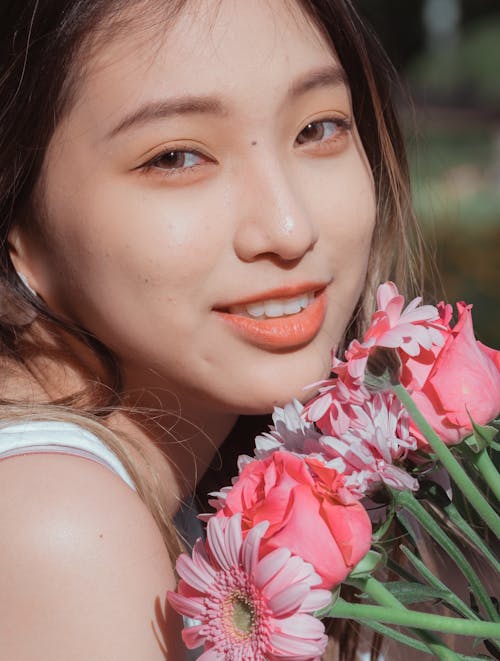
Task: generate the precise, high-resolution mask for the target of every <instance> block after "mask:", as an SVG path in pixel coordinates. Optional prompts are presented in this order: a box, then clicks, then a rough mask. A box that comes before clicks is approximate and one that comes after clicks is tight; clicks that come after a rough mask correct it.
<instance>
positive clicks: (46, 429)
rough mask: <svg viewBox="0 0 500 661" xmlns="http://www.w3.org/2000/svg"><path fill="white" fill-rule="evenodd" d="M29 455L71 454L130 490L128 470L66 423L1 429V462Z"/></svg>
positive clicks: (96, 441) (34, 423) (89, 435)
mask: <svg viewBox="0 0 500 661" xmlns="http://www.w3.org/2000/svg"><path fill="white" fill-rule="evenodd" d="M32 453H59V454H71V455H75V456H78V457H83V458H85V459H90V460H92V461H96V462H97V463H99V464H101V465H102V466H105V467H106V468H108V469H110V470H112V471H113V472H114V473H116V474H117V475H118V476H119V477H120V478H121V479H122V480H123V481H124V482H126V484H128V486H129V487H131V488H132V489H134V491H135V485H134V482H133V481H132V478H131V477H130V475H129V474H128V472H127V470H126V469H125V467H124V466H123V464H122V463H121V461H120V460H119V459H118V457H117V456H116V455H115V454H114V452H112V451H111V450H110V449H109V448H108V446H107V445H105V444H104V443H103V442H102V441H101V440H100V439H99V438H98V437H97V436H95V434H92V433H91V432H90V431H88V430H87V429H84V428H83V427H80V426H79V425H75V424H73V423H69V422H59V421H51V420H22V421H16V422H14V423H12V424H7V426H4V427H0V460H1V459H6V458H7V457H13V456H16V455H23V454H32Z"/></svg>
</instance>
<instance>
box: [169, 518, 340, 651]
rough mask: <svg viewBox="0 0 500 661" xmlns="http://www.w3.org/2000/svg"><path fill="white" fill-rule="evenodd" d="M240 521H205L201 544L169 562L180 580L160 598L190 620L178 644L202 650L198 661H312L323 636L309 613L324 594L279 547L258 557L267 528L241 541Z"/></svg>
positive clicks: (323, 602)
mask: <svg viewBox="0 0 500 661" xmlns="http://www.w3.org/2000/svg"><path fill="white" fill-rule="evenodd" d="M241 519H242V517H241V514H235V515H234V516H231V517H230V518H226V517H220V518H211V519H210V520H209V522H208V526H207V540H206V542H205V543H203V542H202V541H201V539H199V540H198V541H197V542H196V544H195V546H194V549H193V554H192V558H190V557H189V556H187V555H186V554H182V555H181V556H180V557H179V559H178V560H177V564H176V569H177V573H178V574H179V576H180V578H181V580H180V581H179V585H178V589H177V592H169V593H168V600H169V602H170V603H171V605H172V606H173V608H175V610H177V611H178V612H179V613H181V614H182V615H186V616H188V617H190V618H195V619H196V620H197V621H198V623H197V624H195V625H194V626H188V627H186V628H184V629H183V631H182V638H183V640H184V643H185V645H186V646H187V647H188V648H189V649H195V648H197V647H200V646H202V645H203V646H204V652H203V654H202V655H201V656H200V661H248V660H249V659H252V660H253V661H283V660H285V659H286V660H287V661H320V659H321V656H322V654H323V652H324V651H325V647H326V643H327V637H326V635H325V630H324V626H323V624H322V622H321V621H320V620H319V619H317V618H316V617H314V616H313V615H312V614H311V613H313V612H314V611H317V610H319V609H321V608H324V607H325V606H327V605H328V604H329V603H330V600H331V593H330V592H329V591H328V590H323V589H321V588H319V587H318V585H319V584H320V583H321V579H320V577H319V576H318V575H317V574H316V573H315V571H314V569H313V567H312V566H311V565H310V564H309V563H307V562H304V561H303V560H302V559H301V558H299V557H298V556H292V554H291V553H290V551H289V550H288V549H287V548H278V549H276V550H274V551H271V552H270V553H267V554H265V555H263V554H262V550H261V541H262V537H263V535H264V534H265V532H266V530H267V528H268V526H269V524H268V522H266V521H263V522H261V523H259V524H257V525H255V526H253V528H252V529H251V530H249V531H248V534H247V535H246V537H245V538H244V539H243V534H242V528H241Z"/></svg>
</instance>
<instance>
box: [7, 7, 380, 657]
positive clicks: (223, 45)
mask: <svg viewBox="0 0 500 661" xmlns="http://www.w3.org/2000/svg"><path fill="white" fill-rule="evenodd" d="M207 4H210V8H211V9H212V8H213V7H215V5H220V7H219V9H218V11H207V13H206V14H204V15H203V16H202V17H201V18H200V16H198V17H197V20H196V21H194V20H193V12H196V7H195V4H194V3H193V4H192V5H191V4H189V5H188V6H187V8H186V9H185V10H183V11H182V12H181V14H180V15H179V17H178V18H177V19H176V21H175V23H174V25H173V26H171V27H169V30H168V34H167V35H166V36H165V35H160V34H159V31H158V26H157V25H155V27H154V28H152V27H151V21H149V22H148V21H145V23H144V24H143V25H141V24H140V23H135V24H134V28H133V29H130V30H129V31H127V34H126V35H125V34H122V35H118V36H116V38H114V39H113V40H111V41H110V42H109V43H107V44H106V46H104V47H102V48H101V49H100V50H99V51H98V52H97V53H95V54H94V57H93V60H92V61H91V62H89V63H87V67H86V70H85V76H84V77H83V79H82V80H81V83H80V87H79V89H78V93H77V99H76V103H75V104H74V105H73V106H72V108H71V110H70V112H69V113H68V114H67V116H66V117H65V118H64V121H63V122H62V123H61V124H60V125H59V126H58V127H57V129H56V132H55V134H54V136H53V139H52V141H51V144H50V147H49V150H48V153H47V155H46V159H45V163H44V169H43V176H42V178H41V181H40V184H39V202H40V205H41V207H43V214H41V220H40V222H39V223H38V226H37V227H36V228H35V231H33V229H31V230H30V232H29V233H28V232H23V231H22V230H20V229H15V230H14V231H13V232H12V234H11V237H10V241H11V248H12V258H13V260H14V262H15V264H16V267H17V268H18V270H20V271H22V272H23V273H24V274H25V275H26V277H27V279H28V281H29V283H30V285H31V287H33V289H35V290H36V291H37V292H38V294H39V295H40V296H41V297H42V298H43V299H44V300H45V301H46V302H47V303H48V305H49V306H50V307H51V308H52V309H54V310H55V311H57V312H58V313H60V314H63V315H64V316H65V317H67V318H69V319H71V320H74V321H76V322H78V323H80V324H82V325H83V326H84V327H86V328H87V329H89V330H90V331H92V332H93V333H94V334H95V335H96V336H97V337H99V339H101V340H102V341H103V342H104V343H105V344H107V345H108V346H110V347H111V348H112V349H113V350H114V351H115V352H116V354H117V355H118V356H119V358H120V360H121V363H122V366H123V369H124V373H125V375H126V389H127V393H128V394H127V400H126V401H127V402H129V403H132V404H133V403H135V402H136V401H137V398H139V400H140V403H141V405H143V406H144V405H146V406H153V407H154V408H155V409H159V410H160V411H161V412H162V413H161V415H160V418H159V422H160V423H161V424H162V425H163V426H164V427H166V428H170V427H171V426H172V423H173V422H174V421H175V420H176V416H175V415H174V416H172V415H171V413H170V411H172V409H173V410H174V411H178V410H179V409H180V411H181V413H182V415H183V417H184V418H186V420H188V421H189V423H186V424H185V425H184V424H179V425H178V426H177V428H175V429H174V430H173V433H174V440H183V444H182V445H180V444H176V443H169V444H166V445H165V444H164V443H165V441H166V440H167V439H168V438H169V436H166V435H165V433H164V432H161V431H160V428H159V427H158V426H156V425H155V426H152V425H146V426H145V425H144V424H143V422H144V420H140V419H138V418H135V417H134V416H131V415H129V414H125V413H120V412H117V413H116V414H114V416H112V419H111V424H112V425H113V427H114V428H116V429H118V430H119V431H122V432H126V433H129V434H130V433H132V434H134V435H135V437H136V438H137V439H139V440H140V441H141V442H142V443H143V445H144V447H145V448H146V449H147V451H148V452H150V453H151V456H154V454H155V452H157V451H158V448H160V447H161V451H162V452H165V453H166V456H167V458H168V460H169V462H170V463H169V465H167V466H166V467H165V468H163V469H162V470H163V471H164V473H163V475H162V480H163V481H164V483H165V485H167V487H166V488H168V489H169V502H170V503H171V508H172V511H174V510H175V508H176V507H177V504H178V501H179V499H181V498H182V497H184V495H185V494H186V493H187V492H188V491H189V490H190V489H192V487H193V486H194V484H195V482H196V478H197V476H198V475H199V474H200V473H201V472H202V471H203V470H204V467H206V465H207V464H208V463H209V462H210V460H211V458H212V457H213V454H214V452H215V451H216V448H217V446H218V445H219V444H220V443H221V442H222V440H223V439H224V438H225V437H226V436H227V433H228V431H229V430H230V428H231V427H232V425H233V424H234V421H235V420H236V418H237V416H238V415H240V414H242V413H250V414H255V413H262V412H268V411H270V410H271V409H272V407H273V405H274V404H282V403H284V402H285V401H287V400H289V399H290V398H292V397H294V396H298V397H301V398H303V397H304V395H305V393H304V391H303V390H302V388H303V386H304V385H305V384H307V383H312V382H315V381H317V380H319V379H321V378H323V377H324V376H326V374H327V373H328V368H329V360H330V348H331V347H332V346H333V345H334V344H335V343H336V342H338V341H339V340H340V339H341V337H342V334H343V332H344V330H345V327H346V324H347V323H348V321H349V319H350V317H351V315H352V312H353V309H354V307H355V304H356V302H357V300H358V298H359V295H360V293H361V291H362V288H363V284H364V279H365V273H366V268H367V262H368V256H369V251H370V242H371V235H372V231H373V226H374V222H375V198H374V189H373V180H372V176H371V173H370V170H369V167H368V164H367V160H366V157H365V154H364V151H363V149H362V146H361V144H360V140H359V136H358V134H357V130H356V126H355V123H354V120H353V118H352V109H351V99H350V93H349V89H348V86H347V84H346V83H345V81H344V80H343V77H342V71H341V69H340V67H339V63H338V61H337V59H336V57H335V54H334V53H332V51H331V50H330V48H329V47H328V45H327V44H326V43H325V41H324V39H323V38H322V37H321V36H320V35H319V34H318V32H317V30H316V29H315V28H314V27H313V26H311V25H310V24H309V23H308V22H307V21H306V19H305V18H304V17H303V16H302V15H301V14H300V13H299V11H298V10H297V11H296V12H295V11H294V12H291V10H290V3H288V2H287V3H285V2H283V3H273V4H272V7H271V3H268V2H267V1H265V0H262V1H261V0H256V1H255V2H252V3H248V2H245V1H244V0H231V1H229V0H223V1H222V2H221V3H215V2H214V3H212V2H210V3H207ZM256 34H258V35H259V49H258V50H257V51H256V49H255V38H254V37H255V35H256ZM152 44H153V45H154V47H152ZM186 95H189V97H196V99H194V100H193V98H190V100H189V104H188V102H187V101H186V99H185V97H186ZM207 97H210V99H209V100H207ZM181 100H182V103H181V102H180V101H181ZM172 104H174V106H175V107H174V108H173V107H172ZM145 108H146V111H145ZM173 110H175V112H173ZM141 113H142V114H141ZM290 287H291V288H295V289H296V288H297V287H298V288H302V289H306V290H307V288H308V287H309V288H310V289H311V291H313V292H316V291H317V290H321V291H322V292H324V296H325V299H326V310H325V314H324V318H322V319H321V321H320V323H319V325H318V328H317V331H316V332H315V334H314V336H313V337H312V338H311V339H310V340H308V341H306V342H303V343H302V344H300V345H294V344H290V346H288V347H287V346H283V347H281V348H280V350H275V349H272V348H266V347H263V346H262V345H260V344H259V343H258V342H256V341H255V339H254V338H253V337H251V336H248V335H244V334H243V335H242V334H241V333H238V332H235V331H234V329H233V328H232V327H231V326H230V325H229V324H227V323H225V322H224V320H223V319H222V318H221V316H220V314H219V311H220V310H225V311H228V310H229V312H231V309H232V308H233V306H234V305H235V304H237V303H239V302H240V301H244V300H247V299H249V298H252V297H253V298H258V297H259V296H260V297H261V298H262V299H265V300H267V299H268V298H274V297H276V296H277V297H278V298H280V296H279V295H276V294H275V293H273V294H272V295H271V294H269V295H268V294H267V293H266V292H275V290H276V289H278V290H279V291H282V290H283V288H290ZM283 291H284V290H283ZM286 291H288V289H287V290H286ZM284 297H285V298H286V297H287V296H286V295H285V296H284ZM53 369H54V370H55V371H54V374H57V369H58V368H57V366H54V368H53ZM48 372H50V370H48ZM66 384H67V386H68V389H69V386H71V387H73V386H74V383H73V382H72V381H71V378H70V377H68V380H67V381H66ZM63 389H64V388H63ZM138 393H139V394H138ZM193 424H194V427H193ZM196 427H199V428H200V432H199V433H195V434H193V433H192V430H193V428H196ZM188 436H191V437H190V438H188V440H186V437H188ZM207 439H210V441H208V440H207ZM173 466H177V467H178V470H175V469H174V468H173ZM179 475H182V476H183V479H182V482H181V480H180V479H179ZM41 476H43V478H42V477H41ZM0 481H1V482H2V484H5V485H6V488H7V491H6V492H7V493H9V494H10V496H9V499H8V500H7V501H3V502H2V504H1V507H2V510H0V522H1V525H2V529H3V530H4V531H5V535H4V537H3V538H4V539H5V540H8V545H7V546H6V545H3V546H0V568H3V569H2V573H5V572H7V573H8V575H9V582H8V584H7V597H8V598H6V599H5V603H8V602H9V598H10V599H12V600H14V603H15V609H14V610H13V611H12V615H11V616H9V614H8V613H7V614H6V616H7V617H10V619H9V620H8V623H9V624H8V626H7V627H6V628H5V627H4V628H3V629H2V634H1V635H2V636H4V639H3V641H1V642H2V643H4V645H5V648H6V649H9V650H12V653H11V654H10V656H9V658H16V659H18V660H19V661H31V660H32V659H39V658H43V659H47V660H49V661H55V660H56V659H69V658H71V659H73V660H75V661H79V660H80V659H82V660H83V659H88V658H92V659H103V661H104V659H106V660H107V661H109V659H115V658H116V659H118V658H119V659H120V661H126V660H128V659H130V660H132V659H134V660H137V659H141V660H143V661H154V660H156V659H165V658H169V659H170V660H177V659H181V658H182V656H181V653H180V652H179V651H178V650H179V649H180V648H179V645H180V643H179V632H178V625H179V622H178V620H177V619H176V618H175V617H171V616H170V614H169V615H168V617H167V616H166V614H165V612H164V610H163V609H164V600H163V599H164V594H165V590H166V589H171V588H173V586H174V577H173V571H172V567H171V565H170V562H169V560H168V557H167V555H166V553H165V551H162V550H160V541H159V533H158V531H157V530H156V526H155V525H154V522H153V520H152V518H151V516H150V515H149V514H148V512H147V510H146V508H145V506H144V505H143V504H142V503H141V501H140V500H139V499H138V497H137V496H136V495H135V494H134V493H133V492H132V491H131V490H130V489H128V487H126V486H125V485H124V484H121V483H120V481H119V479H118V478H117V477H116V476H114V475H113V474H112V473H110V472H107V471H105V470H104V469H103V468H102V467H100V466H98V465H95V466H94V465H93V464H91V463H90V462H87V461H85V460H82V459H76V458H74V457H54V456H41V455H40V456H30V457H16V458H13V459H9V460H7V461H5V462H2V464H0ZM16 485H17V486H16ZM89 485H91V487H90V488H89ZM49 487H50V488H49ZM59 503H72V507H68V508H67V509H65V508H62V510H61V508H60V507H59V506H58V505H59ZM102 503H107V504H108V506H107V507H106V508H104V510H103V508H102ZM19 521H23V522H24V525H23V531H22V534H20V530H19ZM37 521H40V522H44V524H43V526H39V525H36V522H37ZM54 531H55V534H53V533H54ZM65 531H66V532H65ZM100 534H103V538H104V539H105V540H107V541H106V543H103V544H102V545H101V546H99V547H98V548H99V550H98V551H96V549H95V543H96V541H98V540H99V539H101V538H100V537H99V535H100ZM49 552H50V557H51V558H52V560H51V562H50V563H49V564H47V562H46V558H47V557H48V555H49ZM68 558H71V563H70V564H69V565H68V562H69V561H68ZM28 563H31V565H30V572H26V566H27V565H28ZM68 567H69V568H68ZM106 567H116V573H115V572H114V571H112V572H109V571H107V570H106ZM61 568H62V569H61ZM66 568H68V569H67V573H65V572H66ZM61 572H62V573H61ZM63 574H64V575H63ZM34 595H36V601H35V602H34V603H35V606H34V607H33V608H32V609H31V610H30V609H29V608H28V606H27V604H30V603H33V602H32V599H33V596H34ZM42 595H43V596H42ZM158 599H160V601H161V604H162V609H161V617H158V612H157V611H155V604H158ZM26 608H28V611H29V612H30V613H32V619H30V621H29V622H28V623H26V622H25V621H24V619H23V616H22V615H21V614H22V613H24V612H25V609H26ZM16 613H17V618H16ZM48 613H50V614H51V617H50V618H48V617H47V614H48ZM2 621H5V619H2V617H0V622H2ZM160 621H161V622H163V623H164V624H163V625H162V627H163V629H162V635H161V636H160V637H159V636H158V635H157V633H158V632H157V631H156V633H155V627H154V626H152V623H156V627H157V628H158V627H159V626H160V625H159V624H158V623H159V622H160ZM26 628H27V629H28V630H30V631H31V632H36V635H34V636H31V637H27V636H26V635H25V629H26ZM160 628H161V627H160ZM62 629H64V631H65V632H66V633H65V634H64V636H62V637H61V630H62ZM89 632H90V633H89ZM124 632H126V635H124ZM160 638H162V640H163V642H161V643H160ZM0 640H1V639H0ZM0 646H1V645H0ZM165 646H166V647H167V648H168V651H165Z"/></svg>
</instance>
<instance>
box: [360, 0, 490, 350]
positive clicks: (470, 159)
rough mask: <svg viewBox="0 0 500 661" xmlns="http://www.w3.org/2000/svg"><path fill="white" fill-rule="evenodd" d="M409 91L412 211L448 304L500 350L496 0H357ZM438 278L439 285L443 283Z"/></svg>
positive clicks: (431, 286)
mask: <svg viewBox="0 0 500 661" xmlns="http://www.w3.org/2000/svg"><path fill="white" fill-rule="evenodd" d="M357 6H358V7H359V9H360V11H361V13H362V14H363V15H364V16H365V18H367V19H368V21H369V22H370V23H371V24H372V25H373V27H374V28H375V30H376V32H377V33H378V35H379V36H380V39H381V41H382V43H383V45H384V46H385V48H386V50H387V52H388V53H389V55H390V57H391V59H392V60H393V62H394V64H395V65H396V68H397V69H398V71H399V73H400V75H401V77H402V80H403V83H404V86H405V87H406V88H407V89H408V91H409V93H410V95H411V97H412V99H413V104H414V107H413V109H411V108H409V107H408V105H407V104H406V102H403V103H402V105H401V114H402V118H403V123H404V127H405V130H406V134H407V138H408V148H409V155H410V165H411V172H412V183H413V193H414V201H415V207H416V210H417V213H418V216H419V218H420V220H421V223H422V226H423V229H424V234H425V237H426V239H427V241H428V244H429V248H430V251H431V253H432V254H434V256H435V260H436V263H437V266H438V271H439V273H440V275H441V283H439V282H436V280H435V278H434V279H431V278H430V282H429V283H428V291H429V292H432V291H433V290H436V288H437V291H438V292H439V291H441V293H442V294H444V295H445V296H446V298H447V300H448V301H450V302H454V301H456V300H466V301H467V302H470V303H473V304H474V310H473V316H474V324H475V328H476V334H477V336H478V338H479V339H480V340H481V341H483V342H484V343H485V344H488V345H489V346H494V347H495V348H498V347H500V277H499V274H500V0H410V1H405V0H358V2H357ZM440 284H441V288H440Z"/></svg>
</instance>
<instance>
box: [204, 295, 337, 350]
mask: <svg viewBox="0 0 500 661" xmlns="http://www.w3.org/2000/svg"><path fill="white" fill-rule="evenodd" d="M326 303H327V300H326V292H325V285H324V284H322V285H320V288H318V286H317V285H316V286H314V285H313V286H311V285H302V286H301V287H294V288H291V287H290V288H281V289H278V290H272V291H268V292H266V293H265V294H264V295H260V296H259V297H257V296H255V297H252V298H250V299H246V300H244V301H239V302H238V303H236V304H233V305H230V306H227V308H226V309H225V310H215V312H216V314H217V315H218V316H219V317H220V318H221V319H222V321H224V322H225V323H227V324H229V325H230V326H231V328H232V330H233V331H234V332H236V333H237V334H238V335H239V336H241V337H243V339H245V340H247V341H248V342H250V343H252V344H254V345H256V346H259V347H261V348H264V349H275V350H277V349H282V350H283V349H292V348H295V347H298V346H300V345H304V344H307V343H308V342H310V341H311V340H312V339H313V338H314V337H315V336H316V335H317V333H318V331H319V330H320V328H321V326H322V324H323V320H324V318H325V314H326Z"/></svg>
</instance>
